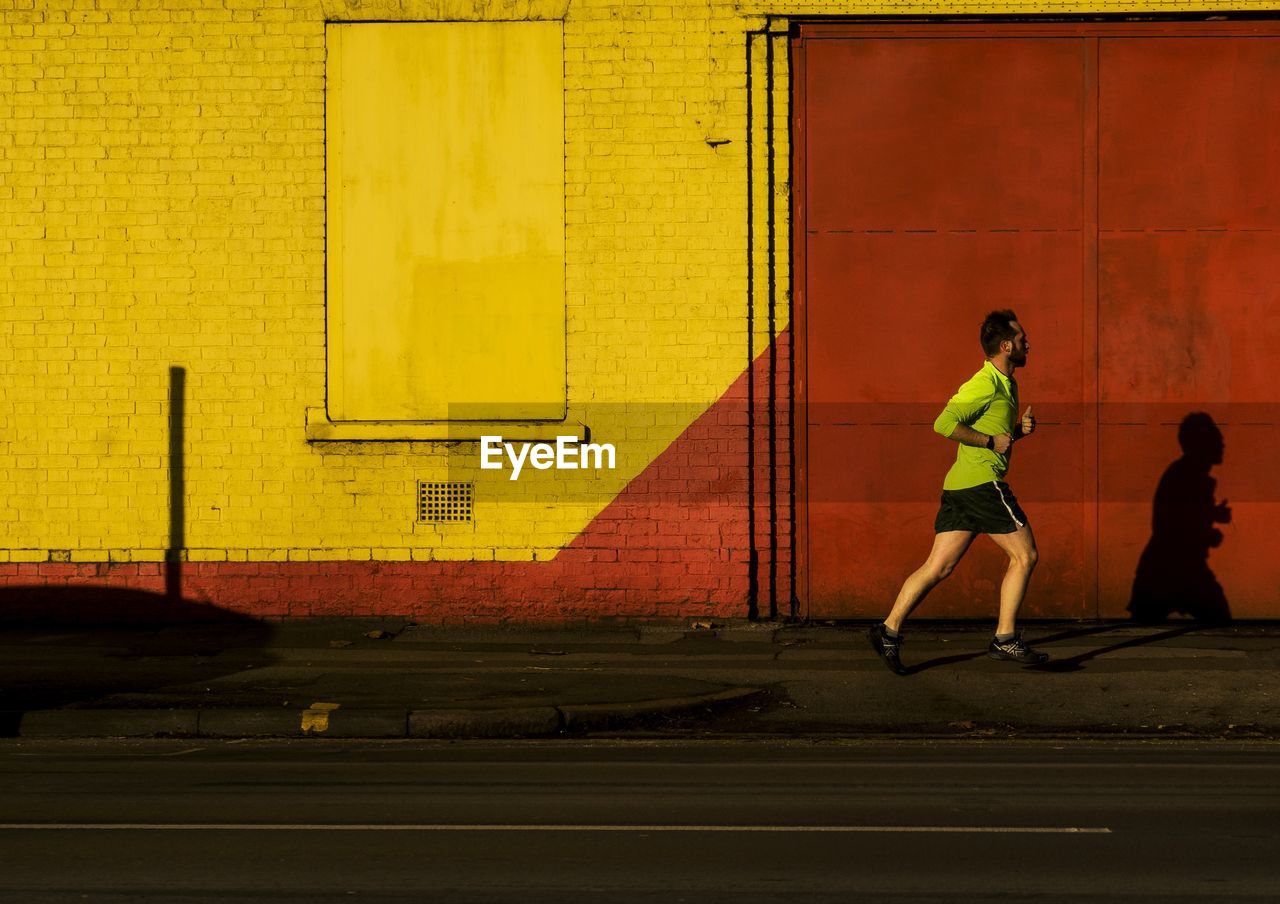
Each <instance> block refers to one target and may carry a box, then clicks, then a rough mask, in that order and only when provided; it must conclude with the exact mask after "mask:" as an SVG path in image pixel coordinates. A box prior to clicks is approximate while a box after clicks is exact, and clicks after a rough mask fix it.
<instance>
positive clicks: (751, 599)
mask: <svg viewBox="0 0 1280 904" xmlns="http://www.w3.org/2000/svg"><path fill="white" fill-rule="evenodd" d="M756 34H757V32H751V31H749V32H747V34H746V53H747V618H749V619H751V620H752V621H755V620H756V619H758V618H759V617H760V603H759V593H760V588H759V574H758V571H759V561H758V557H757V554H756V477H755V467H756V452H755V442H756V430H755V418H756V415H755V407H756V381H755V354H756V348H755V186H754V183H755V160H754V157H753V150H754V149H753V145H754V141H753V140H752V131H753V127H754V121H753V105H752V92H753V91H754V86H753V85H752V76H753V67H752V65H751V52H752V50H753V46H752V45H753V43H754V38H755V36H756Z"/></svg>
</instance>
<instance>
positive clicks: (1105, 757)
mask: <svg viewBox="0 0 1280 904" xmlns="http://www.w3.org/2000/svg"><path fill="white" fill-rule="evenodd" d="M1277 850H1280V745H1275V744H1268V743H1250V744H1236V743H1225V742H1223V743H1217V744H1210V745H1191V744H1186V743H1182V744H1172V745H1170V744H1165V745H1157V744H1128V745H1116V744H1105V745H1101V744H1085V743H1079V744H1070V745H1066V744H1062V743H1058V744H1048V743H1038V744H1032V743H1024V744H1018V745H1012V744H1009V743H996V742H991V743H976V742H967V743H956V742H948V743H941V742H940V743H927V744H926V743H900V744H889V743H876V744H872V743H855V742H820V743H819V742H810V741H802V740H796V741H792V742H777V741H773V740H769V741H763V740H761V741H751V740H739V741H733V742H723V741H709V740H708V741H697V742H693V743H686V742H673V741H658V740H654V741H637V740H627V741H619V740H615V741H604V740H602V741H595V742H581V743H569V742H563V741H561V742H529V741H524V742H514V743H505V744H478V743H453V744H445V743H434V744H427V743H413V742H383V743H369V742H362V743H337V742H322V741H296V742H273V743H252V744H251V743H234V742H232V743H220V744H210V743H193V742H182V741H176V742H158V741H148V742H101V741H99V742H46V743H37V742H31V741H17V740H15V741H8V742H5V743H4V744H3V745H0V901H22V902H27V904H41V902H50V901H60V902H61V901H80V900H90V901H94V902H116V901H126V900H127V901H149V902H150V901H165V902H182V904H203V902H215V901H216V902H239V901H246V902H249V901H268V900H270V901H306V902H315V904H326V902H336V901H350V900H353V899H360V900H373V901H397V902H400V901H432V902H435V901H464V902H478V901H494V902H508V901H511V902H525V901H535V902H542V901H547V902H550V901H557V902H558V901H564V900H586V901H609V902H622V901H654V902H657V901H661V902H664V904H671V902H680V901H699V902H704V901H734V902H742V901H797V902H799V901H803V902H815V901H833V902H834V901H840V902H848V901H855V900H857V901H861V900H867V901H886V902H906V901H930V902H941V901H947V902H956V901H962V902H968V901H973V902H976V901H984V902H985V901H1024V900H1026V901H1057V900H1071V901H1111V900H1116V901H1119V900H1124V901H1126V902H1134V901H1151V902H1155V901H1159V902H1162V904H1167V902H1183V901H1186V902H1190V901H1197V902H1200V901H1257V902H1262V901H1274V900H1277V899H1278V898H1280V864H1278V863H1277V859H1276V852H1277Z"/></svg>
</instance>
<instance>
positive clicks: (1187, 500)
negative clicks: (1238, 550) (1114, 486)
mask: <svg viewBox="0 0 1280 904" xmlns="http://www.w3.org/2000/svg"><path fill="white" fill-rule="evenodd" d="M1178 445H1180V446H1181V447H1182V457H1181V458H1179V459H1178V460H1177V461H1175V462H1173V463H1172V464H1171V465H1169V467H1168V468H1166V469H1165V472H1164V474H1163V476H1161V478H1160V483H1159V484H1158V485H1157V487H1156V495H1155V499H1154V501H1153V503H1152V506H1151V539H1150V540H1149V541H1148V542H1147V546H1146V548H1145V549H1144V550H1143V551H1142V555H1141V556H1140V557H1139V559H1138V567H1137V572H1136V573H1135V574H1134V578H1133V593H1132V596H1131V597H1130V600H1129V607H1128V608H1129V612H1130V614H1131V615H1132V616H1133V620H1134V621H1136V622H1139V623H1141V624H1161V623H1164V622H1167V621H1168V620H1169V618H1170V617H1171V616H1175V615H1183V616H1190V617H1191V618H1192V619H1194V620H1195V621H1196V622H1197V623H1198V624H1200V625H1206V626H1211V625H1224V624H1227V623H1228V622H1230V621H1231V606H1230V605H1229V604H1228V602H1227V596H1226V594H1225V593H1224V592H1223V589H1222V585H1221V584H1219V583H1218V579H1217V578H1216V577H1215V576H1214V573H1213V571H1212V569H1210V568H1209V550H1211V549H1216V548H1217V547H1219V546H1221V545H1222V541H1223V533H1222V531H1220V530H1219V529H1218V527H1217V525H1219V524H1230V523H1231V509H1230V507H1229V506H1228V505H1227V501H1226V500H1225V499H1224V500H1223V501H1222V502H1218V501H1217V500H1216V498H1215V495H1214V493H1215V491H1216V489H1217V481H1216V480H1214V478H1213V477H1212V476H1211V475H1210V471H1211V470H1212V469H1213V467H1214V466H1215V465H1220V464H1222V459H1223V453H1224V452H1225V450H1226V443H1225V441H1224V440H1223V436H1222V431H1221V430H1219V429H1218V425H1217V424H1216V423H1214V420H1213V418H1212V417H1210V416H1209V415H1208V414H1206V413H1204V412H1202V411H1199V412H1194V413H1192V414H1188V415H1187V416H1186V417H1185V418H1183V419H1182V423H1181V424H1180V425H1179V427H1178Z"/></svg>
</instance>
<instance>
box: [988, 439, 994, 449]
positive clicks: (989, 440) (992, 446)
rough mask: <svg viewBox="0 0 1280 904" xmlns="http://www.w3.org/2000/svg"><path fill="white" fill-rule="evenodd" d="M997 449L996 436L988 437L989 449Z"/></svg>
mask: <svg viewBox="0 0 1280 904" xmlns="http://www.w3.org/2000/svg"><path fill="white" fill-rule="evenodd" d="M995 447H996V438H995V437H994V436H988V437H987V448H988V449H994V448H995Z"/></svg>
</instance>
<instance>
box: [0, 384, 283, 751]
mask: <svg viewBox="0 0 1280 904" xmlns="http://www.w3.org/2000/svg"><path fill="white" fill-rule="evenodd" d="M185 394H186V371H185V369H184V368H181V367H172V368H170V370H169V469H168V472H169V473H168V477H169V548H168V550H167V551H166V553H165V561H164V592H163V593H160V592H154V591H149V590H139V589H124V588H118V587H109V586H104V585H94V584H93V583H91V582H90V583H76V584H63V585H58V584H31V585H17V586H15V585H8V586H5V587H0V623H2V624H3V626H4V630H3V634H0V642H3V644H4V645H5V647H6V650H5V653H4V655H3V656H0V737H5V736H9V737H11V736H13V735H15V734H18V733H19V730H20V725H21V721H22V716H23V714H24V713H27V712H31V711H32V710H39V709H53V708H57V707H63V706H68V705H76V706H93V705H94V704H95V701H102V700H103V698H105V697H111V696H117V702H118V700H119V695H130V696H131V697H132V698H133V705H139V706H146V705H147V703H146V701H145V695H146V694H147V693H148V692H154V691H157V690H158V689H160V688H164V687H169V686H172V685H185V684H194V683H197V682H203V681H208V680H210V679H214V678H218V677H221V676H225V675H230V674H235V673H237V672H240V671H243V670H245V669H247V668H254V667H260V666H263V665H269V664H270V663H271V662H272V661H274V658H273V656H272V655H271V654H270V652H268V651H267V650H266V649H265V647H266V646H267V643H268V641H269V640H270V638H271V635H272V633H273V632H272V628H271V626H270V625H268V624H267V623H265V622H262V621H259V620H257V619H253V618H249V617H247V616H244V615H241V614H239V613H236V612H232V611H230V610H228V609H224V608H222V607H220V606H217V605H215V604H213V603H210V602H202V601H198V600H192V599H187V598H186V597H185V596H184V595H183V592H182V561H183V551H184V548H185V543H186V539H185V530H184V524H185V512H186V505H185V502H186V487H185V481H184V468H185V465H184V458H183V445H184V421H185V409H186V406H185Z"/></svg>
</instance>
